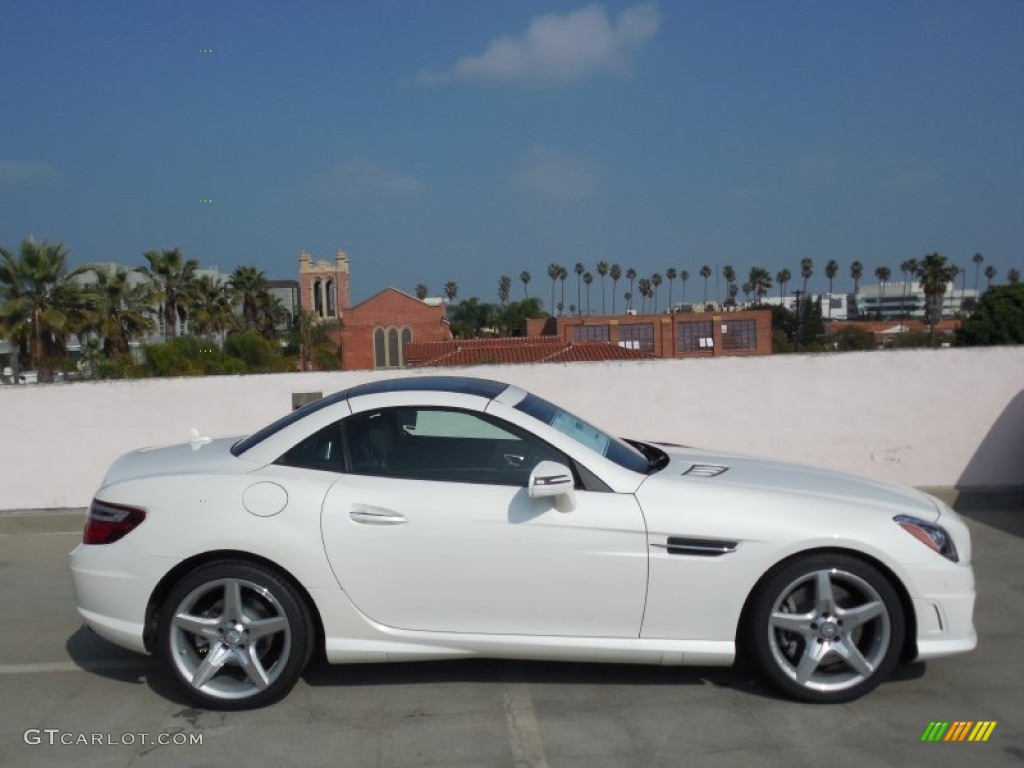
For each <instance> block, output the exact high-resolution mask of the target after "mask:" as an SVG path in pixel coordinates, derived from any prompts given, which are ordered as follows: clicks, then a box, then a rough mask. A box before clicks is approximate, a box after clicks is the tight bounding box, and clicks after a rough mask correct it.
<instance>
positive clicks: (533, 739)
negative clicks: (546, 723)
mask: <svg viewBox="0 0 1024 768" xmlns="http://www.w3.org/2000/svg"><path fill="white" fill-rule="evenodd" d="M502 699H503V702H504V705H505V720H506V722H507V724H508V737H509V742H510V743H511V745H512V758H513V760H514V763H513V765H515V767H516V768H548V759H547V756H546V755H545V754H544V743H543V742H542V741H541V738H540V727H539V726H538V725H537V715H536V713H535V712H534V711H533V698H532V697H531V696H530V686H529V685H528V684H527V683H511V682H506V683H504V684H503V685H502Z"/></svg>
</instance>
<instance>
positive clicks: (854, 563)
mask: <svg viewBox="0 0 1024 768" xmlns="http://www.w3.org/2000/svg"><path fill="white" fill-rule="evenodd" d="M904 632H905V622H904V616H903V609H902V606H901V604H900V599H899V596H898V595H897V594H896V590H895V589H894V588H893V586H892V584H891V583H890V582H889V580H888V579H887V578H886V577H885V576H884V575H883V574H882V573H881V572H880V571H879V570H878V569H877V568H875V567H874V566H872V565H870V564H868V563H866V562H864V561H863V560H860V559H858V558H855V557H852V556H850V555H843V554H824V553H823V554H816V555H807V556H803V557H798V558H795V559H793V560H791V561H789V562H787V563H784V564H783V565H781V566H780V567H778V568H777V569H776V570H775V571H773V572H770V573H769V575H768V576H767V578H766V579H765V580H764V581H763V582H762V583H761V584H760V585H759V586H758V587H757V590H756V591H755V593H754V596H753V602H752V606H751V612H750V615H749V616H748V620H747V623H746V626H745V636H744V638H743V639H744V640H745V644H746V646H747V648H748V650H749V652H750V653H751V654H752V656H753V658H754V661H755V662H756V664H757V666H758V667H759V669H760V670H761V671H762V672H763V673H764V675H765V676H766V677H767V678H768V679H769V680H770V681H771V682H772V683H773V684H774V685H775V686H776V687H777V688H779V689H780V690H782V691H783V692H784V693H787V694H788V695H790V696H792V697H793V698H796V699H800V700H802V701H810V702H820V703H838V702H843V701H851V700H853V699H856V698H858V697H859V696H863V695H864V694H865V693H867V692H868V691H870V690H872V689H873V688H875V687H876V686H877V685H878V684H879V683H880V682H882V680H884V679H885V678H886V677H888V676H889V675H890V674H891V672H892V670H893V669H894V668H895V666H896V664H897V662H898V661H899V656H900V650H901V649H902V647H903V638H904Z"/></svg>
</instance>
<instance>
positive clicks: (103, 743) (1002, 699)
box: [0, 505, 1024, 768]
mask: <svg viewBox="0 0 1024 768" xmlns="http://www.w3.org/2000/svg"><path fill="white" fill-rule="evenodd" d="M965 516H966V517H967V519H968V523H969V525H970V528H971V531H972V534H973V536H974V552H975V557H974V564H975V571H976V574H977V579H978V590H979V597H978V604H977V612H976V616H975V623H976V625H977V627H978V631H979V635H980V643H979V647H978V649H977V650H976V651H975V652H974V653H972V654H969V655H966V656H959V657H953V658H950V659H943V660H938V661H933V662H930V663H928V664H927V665H925V664H914V665H910V666H908V667H905V668H904V669H903V670H902V671H901V673H900V674H899V675H898V677H897V678H896V679H894V680H892V681H890V682H888V683H886V684H884V685H883V686H882V687H881V688H880V689H879V690H877V691H876V692H874V693H873V694H870V695H869V696H867V697H866V698H863V699H861V700H860V701H856V702H853V703H851V704H845V705H838V706H829V707H823V706H813V705H804V704H797V703H793V702H790V701H787V700H783V699H780V698H778V697H777V696H776V695H775V694H774V692H773V691H772V690H770V689H768V688H766V687H765V686H763V685H761V684H760V683H759V682H757V681H756V680H753V679H751V678H750V677H748V676H747V675H745V674H743V673H740V672H737V671H734V670H731V669H703V668H664V667H662V668H655V667H633V666H611V665H584V664H554V663H519V662H501V661H486V660H474V661H458V662H444V663H417V664H394V665H386V666H351V667H327V666H324V665H314V667H313V668H312V669H310V670H309V671H308V672H307V674H306V675H305V677H304V679H303V680H302V681H300V682H299V684H298V686H297V687H296V688H295V690H294V691H293V692H292V693H291V695H290V696H289V697H288V698H287V699H285V701H283V702H282V703H280V704H278V705H276V706H273V707H270V708H267V709H263V710H259V711H255V712H242V713H229V714H225V713H219V712H210V711H202V710H196V709H193V708H191V707H190V706H188V705H187V704H186V703H185V702H183V701H180V700H175V699H173V698H169V695H170V694H169V693H168V686H167V684H166V680H165V678H164V677H163V675H162V674H161V672H160V671H159V670H158V669H156V668H155V667H154V665H153V664H152V663H151V662H150V661H149V660H148V659H146V658H144V657H139V656H135V655H134V654H131V653H128V652H126V651H122V650H120V649H118V648H116V647H114V646H112V645H109V644H107V643H106V642H104V641H103V640H101V639H99V638H97V637H95V636H93V635H91V634H90V633H88V632H86V631H84V630H83V629H82V628H81V625H80V622H79V620H78V619H77V616H76V614H75V612H74V609H73V607H72V599H71V585H70V579H69V576H68V573H67V564H66V555H67V553H68V552H69V551H70V550H71V549H72V548H73V547H74V545H75V544H76V543H77V540H78V538H79V536H80V535H81V520H82V514H81V513H80V512H77V513H76V512H66V513H53V512H47V513H37V514H10V513H5V514H2V515H0V577H2V584H3V589H2V591H0V622H2V623H0V626H2V628H3V629H2V632H0V690H2V691H3V695H2V697H0V765H3V766H35V765H40V766H43V765H45V766H61V765H68V766H71V765H74V766H81V767H82V768H87V767H88V766H163V765H175V766H208V765H231V764H235V763H239V762H244V763H245V764H250V765H251V764H268V765H291V764H299V765H304V766H320V765H323V766H331V767H332V768H345V767H347V766H384V767H388V768H390V767H392V766H394V767H396V768H397V767H399V766H473V767H474V768H476V767H486V766H494V768H526V767H527V766H529V767H530V768H544V767H550V768H563V767H564V768H576V767H577V766H579V767H580V768H582V767H583V766H587V768H603V767H604V766H607V767H608V768H629V767H631V766H638V767H639V766H675V765H686V766H703V765H714V766H722V767H726V766H748V765H756V766H764V768H771V767H772V766H798V765H814V766H828V767H829V768H843V767H844V766H857V768H869V767H871V766H893V767H896V766H899V767H901V768H902V767H903V766H918V765H920V766H924V765H929V766H931V765H938V766H947V765H948V766H960V765H963V766H971V768H979V767H980V766H986V767H987V766H1000V765H1024V611H1022V608H1024V508H1016V509H1014V508H1007V507H1005V506H1003V507H1001V508H996V507H993V506H991V505H990V506H984V507H981V508H978V509H974V510H965ZM946 720H948V721H982V720H984V721H996V723H997V725H996V727H995V729H994V730H993V731H992V735H991V737H990V738H989V740H988V741H987V742H985V743H973V742H960V743H952V742H936V743H930V742H924V743H922V741H921V736H922V734H923V732H924V731H925V729H926V727H927V726H928V725H929V723H930V722H932V721H946ZM197 739H201V742H202V743H201V744H197V743H189V742H194V741H195V740H197ZM62 742H65V743H62ZM93 742H99V743H93ZM158 742H166V743H158Z"/></svg>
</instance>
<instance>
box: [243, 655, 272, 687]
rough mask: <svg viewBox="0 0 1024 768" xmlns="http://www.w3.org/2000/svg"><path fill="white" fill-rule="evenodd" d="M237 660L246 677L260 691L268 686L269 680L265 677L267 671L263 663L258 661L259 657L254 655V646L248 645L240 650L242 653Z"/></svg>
mask: <svg viewBox="0 0 1024 768" xmlns="http://www.w3.org/2000/svg"><path fill="white" fill-rule="evenodd" d="M238 660H239V662H240V663H241V665H242V669H243V670H245V674H246V676H247V677H248V678H249V679H250V680H251V681H252V682H253V683H254V684H255V685H256V687H257V688H259V689H260V690H261V691H262V690H263V689H264V688H266V687H267V686H268V685H270V678H269V677H267V671H266V670H265V669H264V668H263V662H261V661H260V657H259V655H258V654H257V653H256V646H255V645H249V646H248V647H246V648H244V649H242V652H241V653H239V654H238Z"/></svg>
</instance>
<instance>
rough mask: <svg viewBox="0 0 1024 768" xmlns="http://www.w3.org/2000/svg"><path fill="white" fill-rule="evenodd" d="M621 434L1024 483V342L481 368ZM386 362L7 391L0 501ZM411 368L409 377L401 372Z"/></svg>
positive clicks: (97, 470)
mask: <svg viewBox="0 0 1024 768" xmlns="http://www.w3.org/2000/svg"><path fill="white" fill-rule="evenodd" d="M451 373H464V374H466V375H470V376H478V377H485V378H494V379H500V380H504V381H508V382H510V383H515V384H518V385H520V386H523V387H525V388H527V389H530V390H532V391H534V392H536V393H538V394H540V395H542V396H544V397H547V398H548V399H550V400H553V401H555V402H558V403H560V404H563V405H565V406H567V407H568V408H570V409H571V410H573V411H575V412H576V413H578V414H579V415H580V416H583V417H585V418H587V419H588V420H591V421H593V422H595V423H597V424H599V425H602V426H604V427H606V428H608V429H609V430H610V431H613V432H614V433H617V434H620V435H624V436H631V437H637V438H641V439H644V438H648V439H662V440H666V441H672V442H680V443H684V444H688V445H698V446H704V447H708V448H715V449H722V450H732V451H739V452H744V453H750V454H758V455H766V456H772V457H775V458H782V459H788V460H793V461H799V462H804V463H810V464H817V465H821V466H826V467H832V468H837V469H842V470H846V471H849V472H854V473H856V474H861V475H866V476H869V477H873V478H877V479H881V480H889V481H895V482H899V483H904V484H907V485H916V486H960V487H979V486H980V487H992V486H1014V485H1016V486H1022V485H1024V348H1020V347H1018V348H991V349H945V350H935V351H931V350H920V351H913V350H907V351H895V350H893V351H886V352H862V353H846V354H836V355H786V356H782V355H779V356H773V357H760V358H720V359H703V360H658V361H650V362H628V363H592V364H587V363H575V364H569V365H554V364H546V365H531V366H525V365H515V366H512V365H509V366H477V367H472V368H466V369H459V370H456V369H433V370H429V371H418V372H416V373H415V374H412V375H425V374H427V375H429V374H434V375H436V374H451ZM387 375H389V374H387V373H383V372H372V371H359V372H351V373H331V374H327V373H322V374H319V373H318V374H311V373H305V374H299V373H295V374H279V375H267V376H233V377H211V378H195V379H158V380H145V381H125V382H93V383H77V384H54V385H38V386H23V387H0V509H8V510H9V509H30V508H53V507H81V506H86V505H87V504H88V502H89V499H90V498H91V497H92V494H93V492H94V490H95V489H96V486H97V484H98V483H99V481H100V480H101V478H102V477H103V474H104V471H105V469H106V467H107V465H108V464H109V463H110V461H111V460H112V459H114V458H115V457H117V456H118V455H120V454H121V453H124V452H125V451H128V450H131V449H133V448H137V447H142V446H146V445H161V444H169V443H174V442H183V441H185V440H187V438H188V430H189V427H193V426H195V427H198V428H199V429H200V430H201V431H202V432H203V434H207V435H211V436H214V437H216V436H224V435H233V434H245V433H248V432H252V431H254V430H255V429H257V428H259V427H260V426H262V425H264V424H266V423H268V422H270V421H272V420H273V419H275V418H277V417H278V416H280V415H282V414H283V413H285V412H287V411H288V410H289V409H290V407H291V394H292V393H293V392H305V391H323V392H324V393H329V392H333V391H336V390H338V389H343V388H345V387H348V386H351V385H354V384H357V383H360V382H363V381H368V380H374V379H378V378H381V377H384V376H387ZM396 375H409V374H396Z"/></svg>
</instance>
